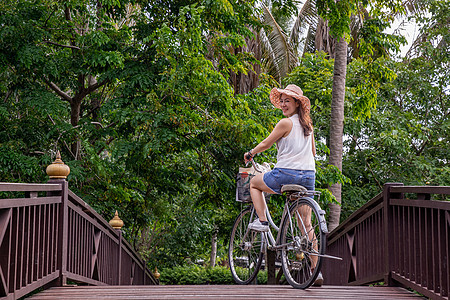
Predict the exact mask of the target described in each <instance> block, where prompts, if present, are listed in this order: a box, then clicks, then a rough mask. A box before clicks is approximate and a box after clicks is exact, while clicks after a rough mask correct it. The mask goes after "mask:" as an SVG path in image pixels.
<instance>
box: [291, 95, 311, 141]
mask: <svg viewBox="0 0 450 300" xmlns="http://www.w3.org/2000/svg"><path fill="white" fill-rule="evenodd" d="M295 101H298V102H300V101H299V100H297V99H295ZM297 113H298V120H299V122H300V125H302V127H303V132H304V134H305V136H308V135H310V134H311V132H312V131H313V124H312V120H311V116H310V115H309V111H305V110H303V106H302V105H301V104H300V105H299V106H298V109H297Z"/></svg>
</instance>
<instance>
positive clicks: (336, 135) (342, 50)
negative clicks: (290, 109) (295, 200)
mask: <svg viewBox="0 0 450 300" xmlns="http://www.w3.org/2000/svg"><path fill="white" fill-rule="evenodd" d="M346 74H347V42H346V41H345V39H344V38H340V39H339V41H338V42H337V44H336V53H335V60H334V74H333V92H332V100H331V120H330V160H329V163H330V164H331V165H333V166H336V167H337V168H338V169H339V170H340V171H342V149H343V140H342V139H343V132H344V99H345V78H346ZM329 189H330V192H331V193H332V194H333V195H334V196H335V197H336V200H337V201H338V202H339V204H340V203H341V184H340V183H335V184H333V185H332V186H331V187H330V188H329ZM340 216H341V206H340V205H337V204H330V218H329V220H328V222H329V229H330V231H331V230H333V229H335V228H336V227H337V226H338V225H339V218H340Z"/></svg>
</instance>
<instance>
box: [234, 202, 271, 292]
mask: <svg viewBox="0 0 450 300" xmlns="http://www.w3.org/2000/svg"><path fill="white" fill-rule="evenodd" d="M252 215H253V214H252V213H251V211H250V209H246V210H244V211H242V212H241V214H240V215H239V216H238V218H237V219H236V222H235V224H234V226H233V230H232V232H231V239H230V247H229V252H228V256H229V262H230V269H231V274H232V275H233V278H234V280H235V281H236V282H237V283H239V284H248V283H250V282H252V281H253V280H254V278H255V277H256V275H257V273H258V271H259V268H260V267H261V262H262V257H263V253H262V250H263V245H262V234H261V233H258V232H254V231H249V230H248V229H247V228H248V224H249V223H250V220H251V219H252Z"/></svg>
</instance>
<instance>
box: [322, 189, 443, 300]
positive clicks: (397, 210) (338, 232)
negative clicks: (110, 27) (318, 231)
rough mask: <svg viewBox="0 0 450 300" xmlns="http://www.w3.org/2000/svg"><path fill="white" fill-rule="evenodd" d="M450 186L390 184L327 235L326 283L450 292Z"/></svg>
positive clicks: (434, 294) (433, 296) (437, 293)
mask: <svg viewBox="0 0 450 300" xmlns="http://www.w3.org/2000/svg"><path fill="white" fill-rule="evenodd" d="M449 194H450V187H433V186H422V187H415V186H403V184H395V183H391V184H386V185H385V186H384V190H383V192H382V193H380V194H379V195H377V196H376V197H375V198H373V199H372V200H371V201H369V202H368V203H367V204H365V205H364V206H363V207H361V208H360V209H359V210H358V211H356V212H355V213H353V214H352V215H351V216H350V217H349V218H348V219H347V220H346V221H345V222H343V223H342V224H341V225H339V226H338V227H337V228H336V229H335V230H333V231H332V232H331V233H330V234H329V235H328V243H327V253H328V254H330V255H335V256H339V257H342V258H343V261H336V260H332V259H325V260H324V265H323V275H324V279H325V281H324V283H325V284H332V285H362V284H372V283H379V282H384V284H387V285H390V286H393V285H401V286H405V287H408V288H411V289H413V290H415V291H417V292H419V293H421V294H423V295H424V296H426V297H429V298H431V299H448V298H449V289H450V276H449V265H450V258H449V257H450V255H449V254H450V253H449V251H450V201H440V200H435V199H433V197H432V196H433V195H440V196H438V197H440V198H444V196H442V195H449Z"/></svg>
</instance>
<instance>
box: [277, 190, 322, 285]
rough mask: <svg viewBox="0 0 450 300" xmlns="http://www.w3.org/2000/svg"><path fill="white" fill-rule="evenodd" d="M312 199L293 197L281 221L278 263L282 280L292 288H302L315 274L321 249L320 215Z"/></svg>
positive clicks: (320, 260) (317, 269)
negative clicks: (292, 201)
mask: <svg viewBox="0 0 450 300" xmlns="http://www.w3.org/2000/svg"><path fill="white" fill-rule="evenodd" d="M319 212H321V210H320V207H319V206H318V204H317V203H316V202H315V201H313V200H312V199H308V198H303V199H299V200H296V201H295V202H294V203H293V204H291V206H290V207H289V213H288V214H287V215H286V217H285V219H284V221H283V225H282V236H281V244H282V245H284V247H283V248H282V249H281V264H282V267H283V273H284V275H285V277H286V280H287V281H288V282H289V284H290V285H292V286H293V287H294V288H298V289H306V288H308V287H309V286H311V285H312V284H313V283H314V281H315V280H316V278H317V275H318V274H319V272H320V268H321V265H322V257H321V256H319V255H323V254H324V253H325V245H326V235H325V230H326V229H325V225H324V224H323V223H322V220H323V221H324V218H323V216H322V215H320V214H319Z"/></svg>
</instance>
